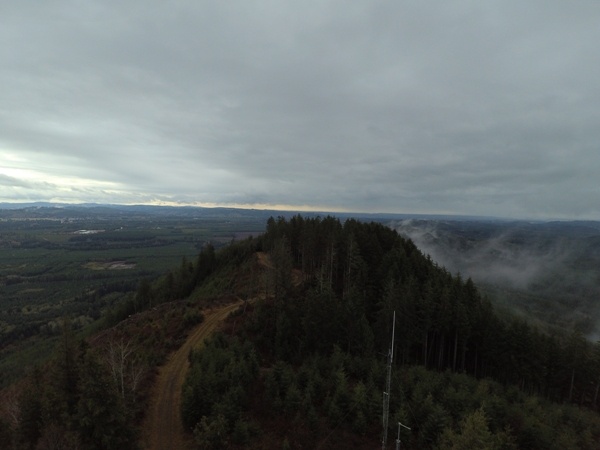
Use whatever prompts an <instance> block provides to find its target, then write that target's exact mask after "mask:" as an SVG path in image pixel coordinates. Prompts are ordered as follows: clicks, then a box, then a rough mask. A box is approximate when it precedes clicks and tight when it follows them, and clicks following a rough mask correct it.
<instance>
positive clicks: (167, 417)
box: [142, 302, 243, 450]
mask: <svg viewBox="0 0 600 450" xmlns="http://www.w3.org/2000/svg"><path fill="white" fill-rule="evenodd" d="M242 304H243V302H236V303H233V304H231V305H228V306H225V307H224V308H221V309H217V310H213V311H205V312H204V322H202V323H201V324H200V325H199V326H198V327H197V328H196V329H195V330H194V331H192V333H191V334H190V336H189V337H188V339H187V341H186V342H185V344H183V345H182V346H181V348H180V349H179V350H177V352H175V353H173V354H172V355H171V357H170V358H169V361H168V362H167V363H166V364H165V365H164V366H163V367H161V368H160V371H159V375H158V378H157V380H156V385H155V388H154V395H153V396H154V401H153V403H152V404H151V407H150V409H149V411H148V417H147V418H146V421H145V425H144V437H143V439H142V443H143V445H144V448H146V449H148V450H180V449H186V448H188V444H189V442H186V434H185V433H184V430H183V424H182V423H181V416H180V413H179V408H180V406H179V405H180V403H181V387H182V385H183V380H184V379H185V374H186V372H187V370H188V367H189V363H188V354H189V353H190V349H191V348H193V347H196V346H198V345H200V344H201V343H202V342H203V341H204V339H205V338H207V337H209V336H210V335H211V333H212V332H213V331H214V330H215V329H216V328H217V326H218V325H219V324H220V323H221V322H222V321H223V320H225V318H227V316H228V315H229V313H230V312H232V311H234V310H235V309H236V308H238V307H239V306H240V305H242Z"/></svg>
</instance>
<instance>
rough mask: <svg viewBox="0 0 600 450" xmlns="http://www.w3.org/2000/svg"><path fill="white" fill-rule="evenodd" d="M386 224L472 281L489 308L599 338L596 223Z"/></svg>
mask: <svg viewBox="0 0 600 450" xmlns="http://www.w3.org/2000/svg"><path fill="white" fill-rule="evenodd" d="M391 226H392V227H393V228H395V229H396V230H397V231H398V232H399V233H400V234H401V235H402V236H404V237H407V238H410V239H412V241H413V242H414V243H415V244H416V245H417V246H418V247H419V249H420V250H421V251H422V252H423V253H425V254H429V255H430V256H431V259H433V260H434V261H435V262H436V263H437V264H438V265H440V266H443V267H445V268H446V269H447V270H448V271H449V272H451V273H453V274H456V273H458V272H460V274H461V276H462V277H463V278H465V279H466V278H468V277H471V278H472V279H473V281H474V282H475V283H476V284H477V285H478V286H479V287H480V289H481V290H482V291H483V292H484V293H485V294H487V295H489V296H490V298H491V299H492V300H493V302H494V303H495V304H496V306H503V307H507V308H509V309H510V311H511V312H513V313H516V314H519V315H522V316H524V317H526V318H527V319H528V320H530V321H533V322H538V321H542V322H545V323H549V324H551V327H554V329H562V330H565V329H572V328H573V327H578V328H580V329H581V330H582V331H583V332H584V333H586V334H587V335H588V336H589V337H590V338H591V339H594V338H597V337H598V336H599V331H600V327H599V322H600V308H599V307H598V302H597V299H598V298H600V224H599V223H597V222H508V221H467V220H465V221H442V220H416V219H408V220H402V221H396V222H393V223H392V224H391Z"/></svg>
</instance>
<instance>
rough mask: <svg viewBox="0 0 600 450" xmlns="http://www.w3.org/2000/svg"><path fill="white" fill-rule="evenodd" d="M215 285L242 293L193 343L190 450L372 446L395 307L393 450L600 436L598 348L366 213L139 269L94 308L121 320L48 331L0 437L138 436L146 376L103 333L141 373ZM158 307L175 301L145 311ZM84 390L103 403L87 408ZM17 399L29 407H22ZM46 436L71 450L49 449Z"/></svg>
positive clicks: (299, 223) (571, 444) (101, 444)
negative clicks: (72, 331)
mask: <svg viewBox="0 0 600 450" xmlns="http://www.w3.org/2000/svg"><path fill="white" fill-rule="evenodd" d="M265 254H266V255H267V256H266V257H264V255H265ZM265 266H266V267H265ZM224 294H225V295H226V296H232V297H234V298H242V299H246V300H252V302H250V303H248V304H247V305H245V306H244V307H243V308H241V309H240V310H239V311H238V312H237V313H235V314H234V315H232V317H230V318H229V319H228V321H227V324H226V325H225V328H224V329H223V331H222V332H221V333H219V334H217V335H215V336H214V337H213V338H212V339H210V340H209V341H207V342H206V345H205V347H204V349H201V350H196V351H194V352H192V353H191V354H190V358H189V359H190V362H191V368H190V371H189V372H188V376H187V378H186V381H185V383H184V386H183V392H182V410H181V413H182V420H183V423H184V424H185V427H186V429H187V430H189V432H190V434H191V435H193V437H194V441H195V442H196V444H197V446H198V448H248V447H249V448H277V449H281V448H323V449H325V448H329V449H334V448H340V449H341V448H365V449H366V448H373V447H374V446H375V445H377V446H380V445H381V443H380V442H381V436H382V433H381V431H382V430H381V415H382V409H381V408H382V391H383V390H384V385H385V376H386V371H387V368H386V354H387V351H388V348H389V346H390V341H391V331H392V316H393V312H394V311H395V313H396V334H395V337H396V339H395V348H394V355H395V358H394V364H393V368H392V384H391V401H390V430H389V439H388V442H389V443H390V447H393V441H394V440H395V436H396V426H397V423H398V422H399V421H400V422H402V423H403V424H405V425H407V426H409V427H410V428H411V431H410V432H408V431H406V430H404V431H403V435H402V446H403V447H402V448H412V449H419V448H431V449H433V448H440V449H450V448H454V449H463V448H464V449H474V448H489V449H517V448H522V449H529V448H531V449H538V448H548V449H555V448H556V449H559V448H560V449H564V448H584V449H594V448H598V446H599V439H600V418H599V416H598V413H597V411H596V410H597V402H598V399H597V397H598V386H599V382H600V378H599V377H600V345H598V344H596V345H593V344H592V343H589V342H588V341H586V339H584V337H583V336H582V335H581V333H579V332H577V331H574V332H573V333H572V335H570V336H566V337H558V336H548V335H546V334H543V333H541V332H539V331H538V330H536V329H535V328H534V327H532V326H530V325H528V324H527V323H526V322H524V321H522V320H519V319H518V318H505V317H503V318H500V317H499V316H498V315H497V314H496V313H495V312H494V309H493V307H492V305H491V304H490V302H489V301H488V300H487V299H485V298H482V297H481V295H480V294H479V293H478V291H477V288H476V287H475V285H474V284H473V282H472V281H471V280H470V279H467V280H463V279H462V278H461V277H460V276H459V275H456V276H453V275H451V274H450V273H448V272H447V271H446V270H445V269H444V268H442V267H438V266H437V265H436V264H435V263H433V262H432V261H431V260H430V259H429V258H428V257H426V256H424V255H423V254H422V253H421V252H420V251H419V250H418V249H417V247H416V246H415V245H414V243H413V242H412V241H410V240H407V239H404V238H402V237H400V236H399V235H398V234H397V232H396V231H394V230H392V229H390V228H388V227H385V226H383V225H381V224H378V223H361V222H359V221H356V220H347V221H345V222H343V223H342V222H340V221H339V220H338V219H335V218H332V217H326V218H303V217H301V216H295V217H293V218H291V219H290V220H286V219H284V218H278V219H273V218H271V219H269V221H268V223H267V230H266V232H265V233H264V234H263V235H261V236H259V237H258V238H255V239H252V238H249V239H246V240H244V241H240V242H235V243H232V244H231V245H229V246H227V247H225V248H223V249H221V250H220V251H218V252H215V251H214V249H213V248H212V247H211V246H210V245H209V246H206V247H205V248H204V249H203V250H202V251H201V252H200V254H199V256H198V258H197V259H196V260H194V261H188V260H187V259H185V258H184V259H183V260H182V262H181V265H180V266H179V267H177V268H175V269H173V270H172V271H170V272H169V273H168V274H167V275H165V276H164V277H162V278H160V279H158V280H156V281H154V282H148V281H146V280H142V281H141V282H140V285H139V287H138V291H137V293H136V295H135V296H131V297H129V299H128V300H127V301H126V302H125V303H123V304H122V305H121V306H120V308H119V309H117V310H114V311H112V312H111V313H110V314H108V315H107V316H105V318H104V321H105V326H106V327H113V326H115V325H117V324H119V325H117V326H115V327H114V328H110V329H109V330H107V331H105V332H103V334H102V335H101V338H96V339H95V340H94V339H91V346H88V345H86V344H85V343H84V344H77V345H76V344H75V343H70V344H68V345H67V343H69V342H72V338H67V339H65V340H62V341H61V345H60V348H59V351H58V353H57V357H56V359H55V360H54V361H53V363H52V364H51V365H50V366H49V368H48V369H46V370H45V371H44V373H40V372H39V371H37V372H34V373H33V374H32V375H31V376H30V377H29V378H28V380H26V381H25V383H24V385H23V386H24V387H23V388H22V389H21V390H20V394H19V395H20V397H18V398H16V399H15V398H13V399H12V404H13V405H17V406H19V407H20V410H19V412H18V414H12V415H11V411H9V410H8V409H7V408H3V411H2V413H1V414H0V447H2V448H4V447H3V445H4V446H6V448H11V447H9V445H12V446H13V447H14V448H19V449H20V448H31V449H33V448H94V449H96V448H97V449H104V448H106V449H108V448H135V447H136V445H137V444H136V439H137V438H136V436H137V434H136V425H139V424H140V423H141V421H140V417H141V416H142V415H143V410H144V394H143V392H144V387H143V386H142V387H141V388H140V387H139V386H138V385H136V388H135V389H132V386H133V385H132V383H133V378H132V376H131V375H127V377H122V378H120V377H119V376H116V375H115V371H114V366H113V365H111V359H110V357H108V356H107V355H110V353H111V345H114V346H118V345H121V346H123V345H125V344H126V343H129V342H131V345H135V346H137V347H136V348H137V349H138V353H139V354H140V356H139V357H136V358H133V359H131V360H128V364H129V365H130V366H131V367H138V368H139V367H144V368H146V372H144V374H145V375H144V377H145V378H144V380H145V382H146V384H147V383H149V382H151V380H152V369H151V368H152V367H154V366H155V365H157V364H160V363H161V361H162V360H164V359H163V358H164V355H165V354H166V352H168V351H169V350H170V349H173V348H176V347H177V346H178V342H181V339H183V338H184V336H185V330H187V329H189V328H190V327H191V326H193V325H194V324H195V323H198V321H200V320H202V316H201V315H200V313H199V310H200V309H201V307H202V305H203V304H204V303H203V302H206V301H207V300H206V299H210V298H216V297H218V296H221V297H222V296H223V295H224ZM178 299H185V300H186V301H185V302H174V301H176V300H178ZM169 302H173V303H169ZM161 304H162V305H165V308H170V306H169V305H171V304H173V305H177V306H176V308H175V307H174V308H173V309H171V310H168V309H165V310H164V311H165V312H162V313H160V312H157V313H156V314H155V315H154V316H146V315H145V314H149V313H151V312H152V311H153V310H155V309H156V308H157V305H161ZM143 311H147V313H144V314H140V313H141V312H143ZM166 311H170V312H169V313H168V314H166ZM129 316H132V317H131V318H128V317H129ZM123 319H126V320H125V321H123V322H120V321H121V320H123ZM107 333H108V334H107ZM65 336H67V337H68V336H70V335H69V333H68V329H65ZM111 343H112V344H111ZM61 361H62V362H61ZM65 361H70V363H69V364H70V365H69V364H68V366H69V367H71V369H72V371H71V372H69V371H66V372H65V370H66V369H65V363H64V362H65ZM113 362H114V361H113ZM130 366H128V367H130ZM128 373H129V374H131V373H132V372H128ZM68 377H73V378H72V380H74V381H73V382H72V383H66V382H64V380H65V379H67V378H68ZM61 380H63V381H61ZM100 381H102V383H104V384H103V385H102V387H100V386H98V385H97V383H99V382H100ZM94 383H96V384H94ZM142 385H144V383H142ZM73 386H74V387H73ZM126 387H127V388H126ZM36 389H39V390H38V391H36ZM95 389H103V390H104V391H105V392H107V393H112V394H111V395H110V396H108V397H107V398H109V399H111V400H110V401H111V402H112V403H110V402H109V403H103V402H99V403H94V400H93V398H94V394H93V393H94V392H96V391H95ZM32 399H33V400H32ZM32 401H33V402H34V403H35V401H38V402H40V405H41V406H39V405H38V406H37V407H35V408H30V407H26V405H28V403H27V402H32ZM36 405H37V404H36ZM56 405H58V406H56ZM57 408H58V409H57ZM55 410H58V411H59V413H57V414H53V413H51V412H50V411H55ZM36 411H38V412H39V415H38V416H36V415H35V414H38V413H37V412H36ZM13 413H14V411H13ZM28 414H30V415H28ZM94 414H98V415H99V417H100V418H101V421H100V423H102V424H104V426H106V427H109V428H110V429H111V431H110V433H108V434H107V437H106V438H104V439H101V440H99V439H97V438H94V436H96V437H97V436H98V435H99V434H98V433H100V434H102V433H101V432H100V431H99V430H98V429H91V428H89V427H90V425H89V424H90V422H89V420H90V419H89V417H94ZM27 427H30V428H27ZM86 427H87V428H86ZM94 433H96V434H94ZM53 438H54V439H55V441H56V442H61V443H63V444H64V445H71V447H68V446H67V447H51V446H49V445H50V444H48V442H50V441H51V439H53ZM44 445H45V446H44Z"/></svg>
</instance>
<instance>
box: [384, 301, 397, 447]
mask: <svg viewBox="0 0 600 450" xmlns="http://www.w3.org/2000/svg"><path fill="white" fill-rule="evenodd" d="M393 320H394V321H393V322H392V346H391V347H390V349H389V350H388V370H387V383H386V390H385V391H384V393H383V440H382V445H381V450H385V448H386V446H387V434H388V424H389V418H390V417H389V416H390V385H391V383H392V361H393V360H394V335H395V332H396V311H394V319H393Z"/></svg>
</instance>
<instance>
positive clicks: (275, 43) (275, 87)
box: [0, 0, 600, 219]
mask: <svg viewBox="0 0 600 450" xmlns="http://www.w3.org/2000/svg"><path fill="white" fill-rule="evenodd" d="M599 43H600V2H598V0H590V1H577V2H566V1H551V0H541V1H525V2H523V1H522V0H519V1H512V0H503V1H489V2H488V1H481V0H478V1H454V2H452V1H421V0H419V1H403V0H394V1H389V2H380V1H373V0H369V1H351V0H343V1H324V0H316V1H310V0H308V1H307V0H302V1H256V2H252V1H247V0H244V1H232V0H227V1H210V2H209V1H187V0H186V1H177V0H172V1H169V0H160V1H150V0H143V1H133V0H128V1H121V0H114V1H111V0H73V1H61V0H56V1H53V0H43V1H42V0H40V1H3V2H1V3H0V201H11V202H16V201H19V202H23V201H40V200H41V201H56V202H100V203H181V204H204V205H229V206H239V205H254V206H257V207H269V208H272V207H276V208H277V207H280V208H281V207H286V206H287V207H290V208H293V209H317V210H326V211H356V212H398V213H440V214H444V213H452V214H471V215H491V216H499V217H515V218H526V217H527V218H574V219H575V218H593V219H600V44H599Z"/></svg>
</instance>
